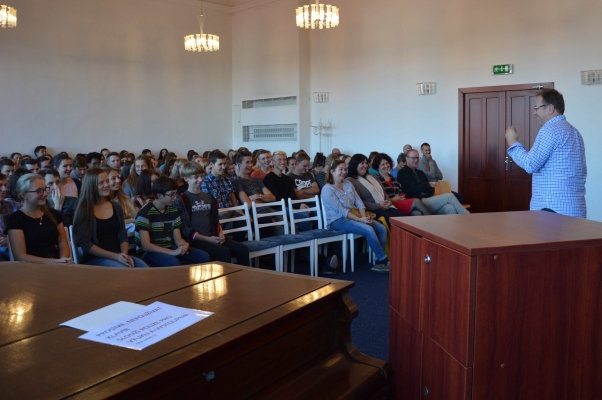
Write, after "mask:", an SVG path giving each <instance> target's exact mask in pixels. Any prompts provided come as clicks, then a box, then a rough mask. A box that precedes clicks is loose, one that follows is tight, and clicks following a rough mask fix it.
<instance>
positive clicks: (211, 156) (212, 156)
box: [207, 149, 228, 164]
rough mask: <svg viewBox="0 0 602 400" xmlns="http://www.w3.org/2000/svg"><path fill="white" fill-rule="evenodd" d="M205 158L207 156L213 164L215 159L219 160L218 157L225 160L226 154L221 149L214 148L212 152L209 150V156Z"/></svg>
mask: <svg viewBox="0 0 602 400" xmlns="http://www.w3.org/2000/svg"><path fill="white" fill-rule="evenodd" d="M207 158H209V162H210V163H211V164H215V163H216V162H217V160H220V159H221V160H225V159H227V158H228V156H226V155H225V154H224V153H222V152H221V151H219V150H217V149H216V150H213V151H212V152H210V153H209V157H207Z"/></svg>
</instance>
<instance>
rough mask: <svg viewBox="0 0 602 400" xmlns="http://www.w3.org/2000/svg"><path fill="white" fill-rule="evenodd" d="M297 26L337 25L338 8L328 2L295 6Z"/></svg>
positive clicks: (331, 26)
mask: <svg viewBox="0 0 602 400" xmlns="http://www.w3.org/2000/svg"><path fill="white" fill-rule="evenodd" d="M296 11H297V26H298V27H299V28H305V29H310V28H311V29H316V28H318V29H323V28H326V29H328V28H334V27H335V26H338V25H339V8H338V7H335V6H331V5H330V4H327V5H324V4H320V3H319V0H316V4H311V5H308V6H303V7H299V8H297V10H296Z"/></svg>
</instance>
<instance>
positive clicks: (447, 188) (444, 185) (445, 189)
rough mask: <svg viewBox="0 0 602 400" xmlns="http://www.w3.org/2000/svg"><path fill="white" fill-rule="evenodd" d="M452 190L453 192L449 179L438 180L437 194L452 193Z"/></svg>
mask: <svg viewBox="0 0 602 400" xmlns="http://www.w3.org/2000/svg"><path fill="white" fill-rule="evenodd" d="M451 192H452V189H451V185H450V184H449V182H448V181H439V182H437V186H436V187H435V194H436V195H439V194H446V193H451Z"/></svg>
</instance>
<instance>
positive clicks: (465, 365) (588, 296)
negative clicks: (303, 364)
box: [389, 211, 602, 400]
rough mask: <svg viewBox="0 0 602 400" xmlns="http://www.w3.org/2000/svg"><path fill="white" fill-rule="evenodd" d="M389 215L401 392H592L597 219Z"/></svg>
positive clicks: (601, 346) (600, 384)
mask: <svg viewBox="0 0 602 400" xmlns="http://www.w3.org/2000/svg"><path fill="white" fill-rule="evenodd" d="M391 221H392V224H393V228H392V231H393V234H392V245H391V248H392V249H393V250H392V252H393V254H392V255H391V264H392V267H391V278H390V292H389V304H390V307H391V315H392V323H391V326H390V329H391V331H390V341H391V344H390V346H389V350H390V353H389V359H390V362H391V364H392V366H393V368H394V373H395V379H394V383H395V393H396V397H397V398H399V399H420V398H428V399H449V400H456V399H475V400H476V399H478V400H480V399H487V400H489V399H515V400H531V399H546V400H572V399H592V400H593V399H599V398H600V393H602V363H600V360H602V340H600V339H601V338H602V313H601V312H600V310H602V291H601V290H600V287H601V282H602V223H599V222H594V221H588V220H583V219H579V218H572V217H567V216H563V215H559V214H553V213H548V212H543V211H524V212H507V213H490V214H467V215H442V216H423V217H404V218H392V219H391ZM408 244H412V246H413V248H412V249H408V248H404V245H405V246H407V245H408ZM418 249H419V250H418ZM418 270H420V271H421V273H420V276H419V277H417V271H418ZM403 277H412V279H410V280H406V281H405V282H404V281H402V279H403ZM416 293H420V302H419V303H417V302H416ZM417 311H419V312H420V318H419V319H418V320H416V317H415V316H416V312H417ZM408 318H409V319H408ZM400 375H401V376H400Z"/></svg>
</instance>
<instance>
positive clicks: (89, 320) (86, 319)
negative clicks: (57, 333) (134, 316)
mask: <svg viewBox="0 0 602 400" xmlns="http://www.w3.org/2000/svg"><path fill="white" fill-rule="evenodd" d="M144 307H146V306H144V305H142V304H137V303H130V302H129V301H118V302H117V303H113V304H111V305H110V306H106V307H103V308H99V309H98V310H96V311H92V312H89V313H87V314H84V315H82V316H79V317H77V318H73V319H72V320H69V321H67V322H63V323H62V324H61V326H68V327H71V328H75V329H81V330H82V331H86V332H89V331H91V330H94V329H96V328H98V327H99V326H103V325H104V324H108V323H109V322H111V321H114V320H116V319H117V318H120V317H123V316H124V315H128V314H131V313H133V312H134V311H138V310H140V309H141V308H144Z"/></svg>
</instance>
